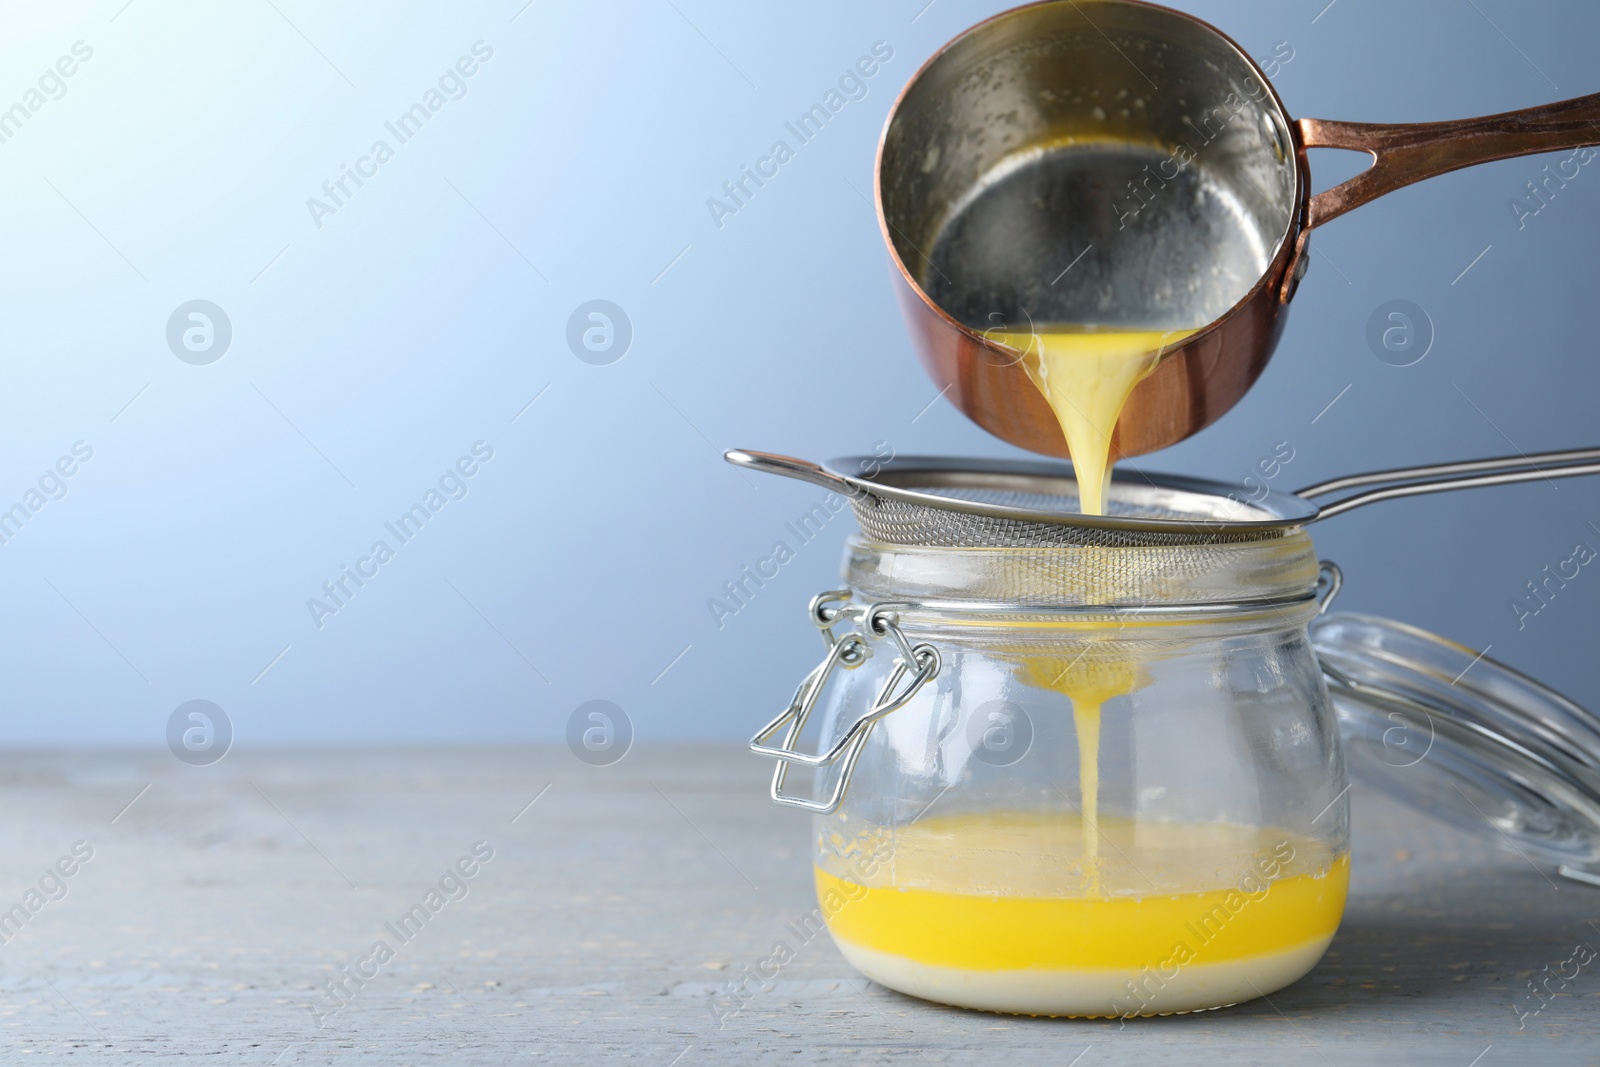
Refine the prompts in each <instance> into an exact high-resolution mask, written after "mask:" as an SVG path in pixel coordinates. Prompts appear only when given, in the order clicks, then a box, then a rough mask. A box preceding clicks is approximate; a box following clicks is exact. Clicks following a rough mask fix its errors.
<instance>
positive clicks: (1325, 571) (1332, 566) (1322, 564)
mask: <svg viewBox="0 0 1600 1067" xmlns="http://www.w3.org/2000/svg"><path fill="white" fill-rule="evenodd" d="M1343 588H1344V571H1342V570H1340V569H1339V565H1338V564H1337V563H1335V562H1334V561H1333V560H1331V559H1324V560H1319V561H1318V563H1317V590H1318V591H1319V592H1320V593H1321V594H1322V602H1321V603H1320V604H1318V605H1317V617H1318V618H1321V617H1322V616H1323V615H1326V614H1327V613H1328V609H1329V608H1331V607H1333V601H1334V598H1335V597H1337V596H1338V595H1339V590H1341V589H1343Z"/></svg>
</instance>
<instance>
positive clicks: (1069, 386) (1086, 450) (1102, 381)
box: [984, 325, 1195, 515]
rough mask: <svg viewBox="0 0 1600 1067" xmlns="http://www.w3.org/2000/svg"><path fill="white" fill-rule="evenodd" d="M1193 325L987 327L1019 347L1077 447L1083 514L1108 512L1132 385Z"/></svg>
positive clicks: (1076, 466)
mask: <svg viewBox="0 0 1600 1067" xmlns="http://www.w3.org/2000/svg"><path fill="white" fill-rule="evenodd" d="M1194 332H1195V329H1179V330H1128V329H1124V328H1122V327H1118V326H1110V327H1101V326H1093V325H1051V326H1040V327H1037V328H1035V329H1033V330H990V331H988V332H987V333H985V334H984V337H985V338H987V339H988V340H990V341H996V342H999V343H1000V344H1003V345H1005V346H1006V347H1007V348H1011V349H1014V350H1016V352H1017V353H1018V355H1019V356H1020V357H1021V361H1022V367H1023V369H1024V370H1025V371H1027V372H1028V377H1029V378H1030V379H1031V380H1032V381H1033V384H1034V385H1036V386H1038V388H1039V392H1041V393H1043V394H1044V398H1045V400H1046V401H1047V402H1048V403H1049V404H1050V409H1051V410H1052V411H1054V412H1055V415H1056V420H1057V421H1058V422H1060V423H1061V432H1062V434H1063V435H1064V436H1065V437H1066V439H1067V449H1068V450H1069V451H1070V452H1071V453H1072V469H1073V471H1074V473H1075V474H1076V476H1077V480H1078V505H1079V507H1080V508H1081V509H1082V511H1083V513H1084V514H1085V515H1104V514H1105V493H1106V487H1107V486H1108V485H1109V484H1110V481H1111V435H1112V433H1113V432H1114V431H1115V430H1116V428H1117V420H1118V419H1119V418H1120V417H1121V416H1122V408H1123V405H1125V404H1126V403H1127V402H1128V397H1129V395H1131V394H1132V393H1133V388H1134V386H1136V385H1138V384H1139V383H1140V382H1142V381H1144V380H1145V378H1147V377H1148V376H1149V374H1150V372H1151V371H1153V370H1155V369H1156V364H1157V363H1159V362H1160V361H1161V357H1162V355H1163V354H1165V353H1166V352H1167V351H1169V350H1170V349H1172V348H1173V347H1174V346H1176V345H1177V344H1179V343H1180V342H1182V341H1183V340H1184V339H1185V338H1187V337H1188V336H1189V335H1190V334H1193V333H1194Z"/></svg>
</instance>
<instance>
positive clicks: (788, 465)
mask: <svg viewBox="0 0 1600 1067" xmlns="http://www.w3.org/2000/svg"><path fill="white" fill-rule="evenodd" d="M722 458H723V459H725V460H727V461H728V462H729V463H732V464H733V465H734V466H735V467H744V468H745V469H747V470H753V471H761V472H762V473H764V474H781V475H783V476H784V477H785V478H794V479H797V480H799V481H802V482H810V483H811V484H812V485H820V486H822V487H823V488H824V489H831V490H833V491H834V492H835V493H843V494H844V495H845V496H848V497H852V498H854V497H858V496H860V495H861V494H862V493H863V492H864V491H865V490H863V489H860V488H859V487H857V486H856V485H855V484H854V483H852V482H849V481H847V480H845V479H844V478H841V477H839V476H838V475H837V474H832V473H830V472H829V471H826V470H824V469H823V468H822V467H820V466H818V465H817V464H815V463H812V462H811V461H810V460H807V459H796V458H795V457H794V456H780V455H778V454H777V453H776V452H751V451H747V450H746V449H742V448H735V449H733V450H731V451H728V452H724V453H723V454H722Z"/></svg>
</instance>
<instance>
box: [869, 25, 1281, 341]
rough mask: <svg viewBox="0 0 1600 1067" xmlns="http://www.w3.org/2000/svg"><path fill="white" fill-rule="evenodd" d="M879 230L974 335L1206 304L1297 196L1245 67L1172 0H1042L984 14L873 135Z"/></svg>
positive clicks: (1251, 72) (1159, 321) (1268, 101)
mask: <svg viewBox="0 0 1600 1067" xmlns="http://www.w3.org/2000/svg"><path fill="white" fill-rule="evenodd" d="M881 152H882V154H881V156H880V159H879V168H878V181H879V190H878V192H879V196H880V203H881V207H882V211H883V216H884V220H885V222H886V228H887V236H888V237H889V239H890V243H891V245H892V246H893V249H894V251H895V254H896V255H897V256H898V258H899V260H900V264H901V266H902V267H903V268H904V269H905V271H906V273H907V275H908V276H909V278H910V279H911V280H912V281H913V282H914V283H915V284H916V285H917V286H918V287H920V289H921V290H922V293H923V294H924V295H925V296H926V297H927V298H928V299H930V300H931V301H932V302H933V304H934V305H936V306H937V307H938V308H940V309H942V310H943V311H944V312H945V313H946V314H947V315H949V316H950V317H952V318H954V319H955V320H957V321H958V322H960V323H962V324H964V325H966V326H967V327H969V328H971V329H973V330H975V331H979V332H982V331H985V330H988V329H991V328H997V327H1005V328H1018V327H1021V326H1024V325H1026V324H1027V323H1029V322H1030V321H1031V322H1033V323H1043V322H1054V323H1082V324H1094V325H1099V326H1126V327H1129V328H1140V329H1175V328H1181V327H1199V326H1204V325H1207V324H1209V323H1211V322H1213V321H1215V320H1216V319H1219V318H1221V317H1222V316H1224V315H1225V314H1227V312H1228V311H1229V310H1230V309H1231V308H1233V307H1234V306H1235V305H1236V304H1238V303H1239V302H1240V301H1241V300H1243V299H1244V298H1245V297H1246V296H1247V295H1248V294H1249V293H1250V291H1251V290H1252V289H1253V288H1254V287H1255V286H1256V285H1257V283H1258V282H1260V281H1261V280H1262V278H1263V276H1264V274H1265V273H1266V272H1267V271H1268V268H1269V266H1270V265H1271V264H1272V262H1273V259H1274V257H1275V256H1276V255H1277V253H1278V251H1279V249H1280V248H1281V247H1282V246H1283V244H1284V242H1285V241H1286V240H1288V238H1289V236H1290V234H1291V232H1292V231H1293V229H1294V228H1295V225H1296V220H1297V217H1298V214H1299V204H1300V201H1301V199H1302V197H1303V193H1304V190H1303V188H1302V181H1303V179H1302V176H1301V174H1300V172H1299V169H1298V168H1297V165H1296V156H1295V150H1294V147H1293V141H1292V139H1291V137H1290V134H1289V125H1288V118H1287V115H1286V114H1285V112H1284V109H1283V106H1282V103H1281V101H1279V100H1278V98H1277V95H1276V94H1275V93H1274V91H1273V90H1272V88H1271V86H1270V85H1269V84H1268V82H1267V80H1266V78H1265V76H1264V75H1263V74H1262V73H1261V71H1260V70H1259V68H1257V67H1256V65H1255V64H1254V63H1253V62H1252V61H1251V60H1250V58H1249V57H1248V56H1247V55H1245V54H1244V53H1243V52H1242V51H1241V50H1240V49H1239V48H1238V46H1236V45H1235V44H1234V43H1233V42H1232V41H1230V40H1229V39H1228V38H1227V37H1225V36H1224V35H1222V34H1221V33H1219V32H1217V31H1216V30H1214V29H1213V28H1211V27H1210V26H1208V25H1207V24H1205V23H1203V22H1200V21H1198V20H1196V19H1193V18H1191V17H1189V16H1187V15H1183V14H1181V13H1178V12H1175V11H1170V10H1168V9H1166V8H1160V7H1155V6H1152V5H1148V4H1142V3H1131V2H1128V0H1060V2H1046V3H1040V4H1034V5H1030V6H1028V7H1022V8H1017V9H1015V10H1013V11H1009V12H1006V13H1005V14H1002V15H999V16H997V17H995V18H993V19H990V20H989V21H987V22H984V23H982V24H980V25H978V26H976V27H974V28H973V29H971V30H969V31H968V32H967V33H965V34H963V35H962V36H961V37H959V38H957V39H956V40H955V41H953V42H951V43H950V45H948V46H947V47H946V48H945V49H944V50H943V51H942V52H940V53H939V54H938V55H937V56H935V57H934V58H933V59H931V60H929V62H928V63H927V64H926V65H925V66H924V67H923V69H922V70H921V71H920V72H919V73H918V75H917V76H916V77H915V78H913V80H912V82H911V83H910V85H908V86H907V88H906V90H905V92H904V94H903V95H902V97H901V99H900V101H899V103H898V104H897V105H896V109H895V111H894V113H893V115H892V116H891V118H890V122H889V125H888V128H887V129H886V131H885V133H884V139H883V144H882V150H881Z"/></svg>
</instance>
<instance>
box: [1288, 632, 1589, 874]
mask: <svg viewBox="0 0 1600 1067" xmlns="http://www.w3.org/2000/svg"><path fill="white" fill-rule="evenodd" d="M1311 640H1312V644H1313V645H1314V646H1315V648H1316V650H1317V653H1318V655H1319V657H1320V658H1321V660H1322V665H1323V671H1324V674H1325V675H1326V677H1327V683H1328V691H1329V694H1330V696H1331V697H1332V698H1333V703H1334V707H1335V709H1336V710H1337V712H1338V716H1339V728H1340V733H1341V735H1342V737H1343V739H1344V747H1345V756H1346V761H1347V763H1348V766H1349V771H1350V774H1351V776H1352V777H1355V778H1359V779H1361V780H1363V781H1365V782H1367V783H1369V784H1371V785H1373V786H1376V787H1377V788H1379V789H1381V790H1383V791H1384V792H1386V793H1388V794H1390V795H1391V796H1393V797H1396V798H1397V799H1399V800H1401V801H1403V802H1404V803H1406V804H1408V805H1410V806H1412V807H1415V808H1419V809H1421V810H1423V811H1426V812H1428V813H1430V814H1432V815H1435V816H1437V817H1439V818H1441V819H1443V820H1445V821H1447V822H1449V823H1452V824H1454V825H1456V826H1459V827H1462V828H1464V829H1467V830H1470V831H1473V832H1477V833H1482V834H1490V835H1494V836H1497V837H1498V838H1499V839H1500V840H1501V842H1502V843H1503V844H1504V845H1507V846H1509V847H1510V848H1512V849H1514V850H1515V851H1517V852H1519V853H1521V854H1522V856H1523V857H1524V858H1525V859H1527V860H1528V861H1529V862H1530V863H1533V864H1535V866H1537V861H1543V862H1545V863H1547V864H1549V865H1552V866H1554V867H1556V868H1557V869H1558V870H1559V871H1560V873H1561V874H1563V875H1565V876H1567V877H1569V878H1572V879H1575V880H1578V881H1582V882H1587V883H1589V884H1592V885H1600V716H1596V715H1595V714H1594V713H1593V712H1591V711H1588V710H1587V709H1585V708H1583V707H1581V706H1579V705H1578V704H1575V703H1574V702H1572V701H1571V700H1568V699H1567V698H1566V697H1564V696H1562V695H1561V694H1560V693H1557V692H1555V691H1554V690H1552V689H1550V688H1548V687H1547V686H1544V685H1541V684H1540V683H1538V682H1536V681H1534V680H1533V679H1532V678H1529V677H1527V676H1525V675H1523V674H1520V673H1518V672H1517V671H1515V670H1512V669H1511V668H1510V667H1507V666H1505V665H1504V664H1501V663H1498V662H1496V661H1495V660H1492V659H1490V658H1488V657H1487V656H1485V655H1483V654H1482V653H1480V652H1476V651H1474V650H1473V649H1470V648H1467V647H1466V646H1464V645H1459V644H1456V643H1455V642H1454V641H1449V640H1446V639H1445V638H1442V637H1438V636H1436V635H1434V634H1431V633H1428V632H1426V631H1424V630H1419V629H1417V628H1415V627H1412V626H1407V625H1405V624H1403V623H1398V622H1393V621H1391V620H1388V619H1380V618H1374V617H1372V616H1369V615H1357V614H1348V613H1341V614H1333V615H1328V616H1325V617H1323V618H1320V619H1318V620H1316V621H1315V622H1314V623H1313V624H1312V625H1311Z"/></svg>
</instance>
